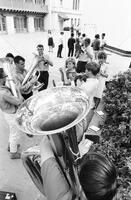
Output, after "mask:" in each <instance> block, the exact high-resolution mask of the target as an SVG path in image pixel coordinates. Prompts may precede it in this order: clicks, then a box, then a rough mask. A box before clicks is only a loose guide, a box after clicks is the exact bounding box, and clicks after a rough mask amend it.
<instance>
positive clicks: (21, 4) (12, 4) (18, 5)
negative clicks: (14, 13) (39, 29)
mask: <svg viewBox="0 0 131 200" xmlns="http://www.w3.org/2000/svg"><path fill="white" fill-rule="evenodd" d="M0 8H2V9H11V10H21V11H30V12H38V13H48V6H47V5H44V4H35V3H33V2H30V3H28V2H25V1H24V0H0Z"/></svg>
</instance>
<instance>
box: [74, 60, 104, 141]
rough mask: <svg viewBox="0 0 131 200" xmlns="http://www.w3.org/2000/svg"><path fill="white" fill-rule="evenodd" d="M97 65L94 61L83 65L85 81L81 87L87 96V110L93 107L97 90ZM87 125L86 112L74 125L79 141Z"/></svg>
mask: <svg viewBox="0 0 131 200" xmlns="http://www.w3.org/2000/svg"><path fill="white" fill-rule="evenodd" d="M99 70H100V68H99V65H98V64H97V63H95V62H90V63H87V64H86V66H85V72H86V75H87V77H88V78H87V80H86V82H84V81H83V82H82V84H81V86H80V87H81V88H82V89H83V90H84V92H85V93H86V94H87V95H88V97H89V110H90V109H93V108H94V106H95V105H94V96H95V94H96V92H97V88H98V84H99V81H98V79H97V74H98V73H99ZM87 126H88V113H87V115H86V117H85V118H84V119H83V120H82V121H81V122H80V123H78V124H77V125H76V134H77V140H78V142H79V141H81V138H82V137H83V133H84V132H85V131H86V129H87Z"/></svg>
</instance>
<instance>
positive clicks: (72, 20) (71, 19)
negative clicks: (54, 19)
mask: <svg viewBox="0 0 131 200" xmlns="http://www.w3.org/2000/svg"><path fill="white" fill-rule="evenodd" d="M72 25H73V18H71V26H72Z"/></svg>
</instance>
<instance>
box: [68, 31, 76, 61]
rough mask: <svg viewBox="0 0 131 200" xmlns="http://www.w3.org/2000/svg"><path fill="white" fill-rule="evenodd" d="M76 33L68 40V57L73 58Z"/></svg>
mask: <svg viewBox="0 0 131 200" xmlns="http://www.w3.org/2000/svg"><path fill="white" fill-rule="evenodd" d="M74 44H75V39H74V33H71V37H70V38H69V39H68V57H72V56H73V54H74Z"/></svg>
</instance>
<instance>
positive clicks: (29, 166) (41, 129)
mask: <svg viewBox="0 0 131 200" xmlns="http://www.w3.org/2000/svg"><path fill="white" fill-rule="evenodd" d="M88 111H89V101H88V96H87V95H86V94H85V93H84V91H83V90H82V89H81V88H77V87H70V86H69V87H66V86H63V87H54V88H49V89H47V90H44V91H41V92H39V93H37V94H35V95H33V96H32V97H30V98H29V99H27V100H26V101H25V102H24V103H23V104H22V105H21V106H20V107H19V108H18V111H17V118H16V121H17V124H18V126H19V128H20V129H21V130H22V131H24V132H26V133H28V134H32V135H41V136H44V135H47V136H48V138H49V140H50V143H51V145H52V148H53V150H54V154H55V156H56V160H57V162H58V164H59V165H60V167H61V170H62V172H63V174H64V176H65V178H66V180H67V182H68V184H69V185H70V186H71V187H72V190H73V191H74V194H75V195H79V192H80V188H81V187H80V184H79V179H78V172H77V170H78V168H77V160H78V159H79V158H80V154H79V148H78V142H77V134H78V133H76V126H77V125H78V124H79V123H80V122H81V121H82V120H83V119H84V118H85V116H86V115H87V113H88ZM59 158H63V162H64V165H65V166H66V167H65V168H66V170H65V169H63V163H62V162H61V159H59ZM22 161H23V164H24V166H25V168H26V170H27V172H28V173H29V175H30V177H31V178H32V180H33V182H34V183H35V185H36V186H37V188H38V189H39V190H40V192H41V193H42V194H44V191H43V181H42V177H41V168H40V149H39V147H38V146H36V147H31V148H29V149H27V150H26V151H25V152H23V153H22Z"/></svg>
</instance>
